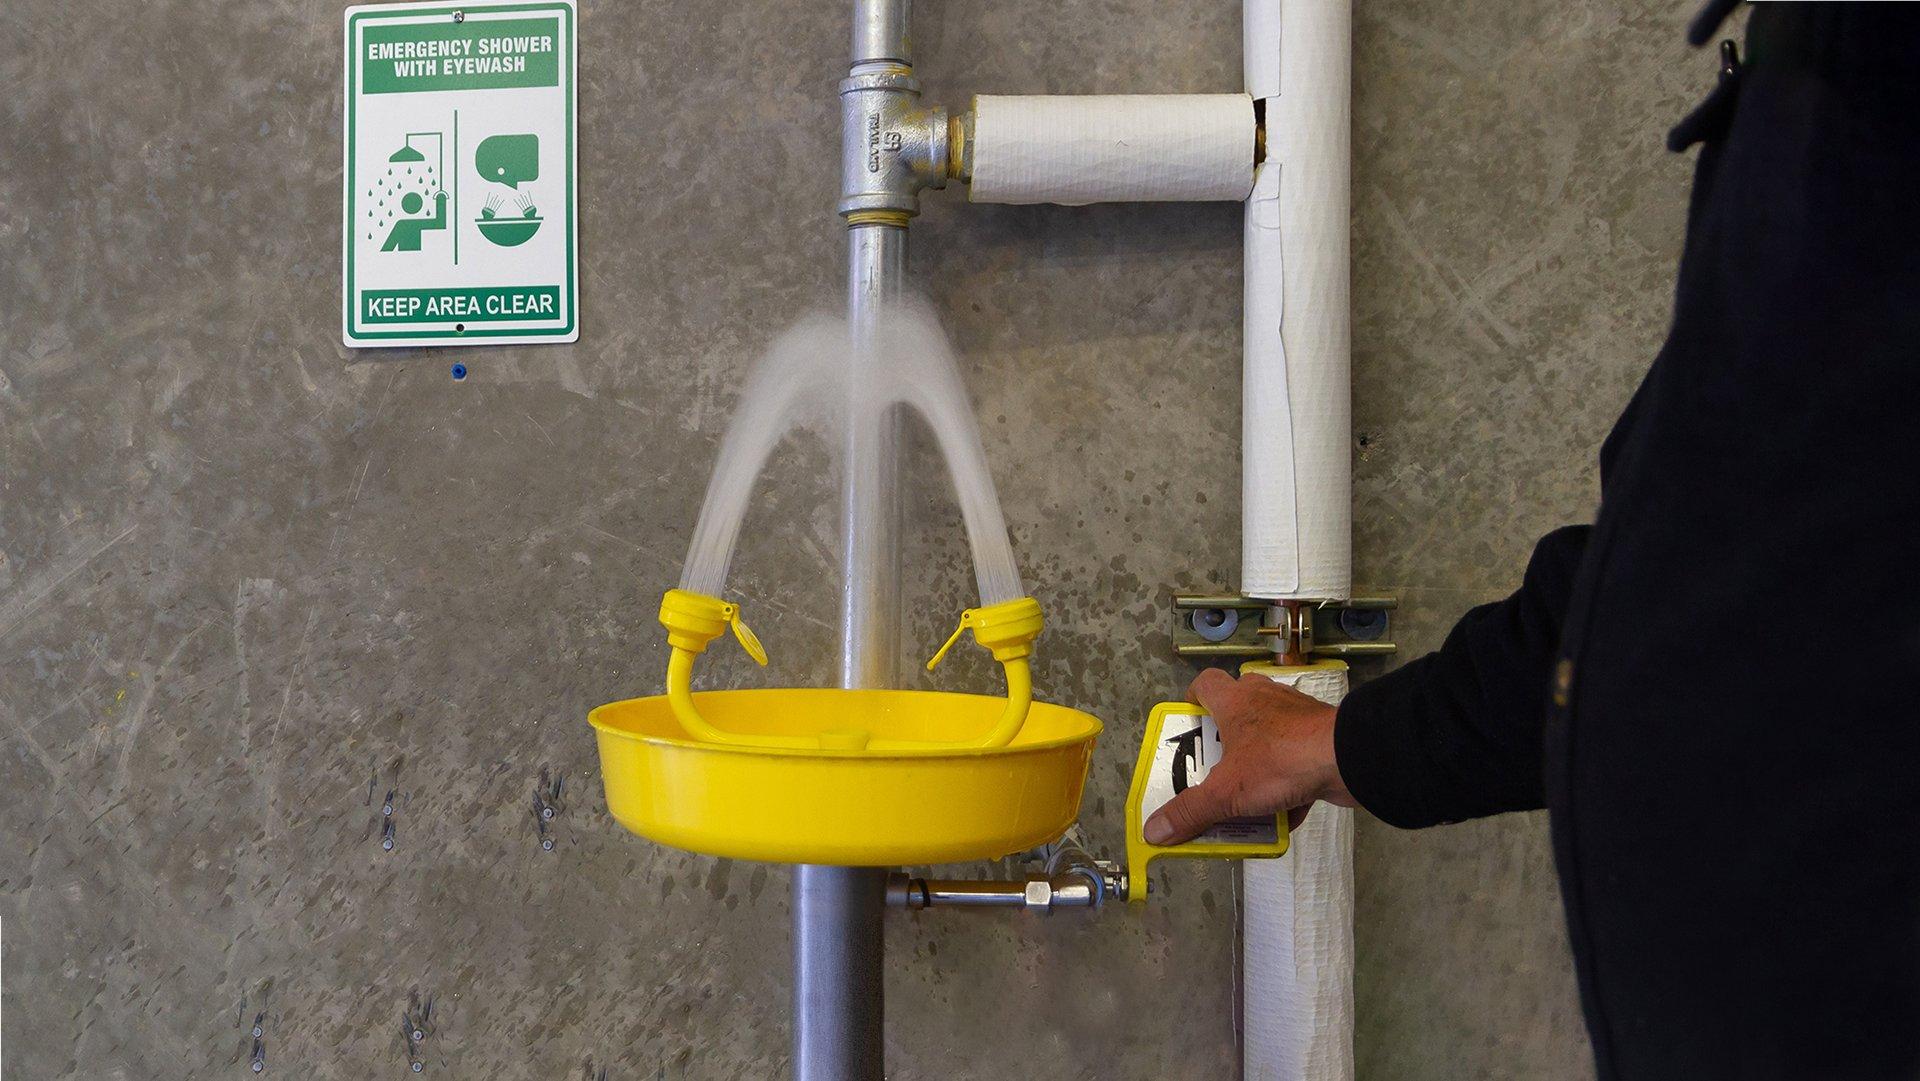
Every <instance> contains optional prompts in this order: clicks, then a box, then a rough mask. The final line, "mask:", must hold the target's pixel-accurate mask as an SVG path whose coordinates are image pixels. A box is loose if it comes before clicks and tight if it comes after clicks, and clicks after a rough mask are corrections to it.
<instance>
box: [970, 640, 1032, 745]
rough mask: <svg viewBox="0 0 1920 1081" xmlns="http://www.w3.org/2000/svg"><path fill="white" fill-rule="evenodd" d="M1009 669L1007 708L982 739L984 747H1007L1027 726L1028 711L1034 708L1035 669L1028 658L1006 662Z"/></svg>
mask: <svg viewBox="0 0 1920 1081" xmlns="http://www.w3.org/2000/svg"><path fill="white" fill-rule="evenodd" d="M1005 667H1006V670H1007V708H1006V709H1004V710H1002V711H1001V713H1000V722H999V723H998V724H996V725H994V726H993V730H992V731H990V732H988V733H987V738H986V739H985V740H983V741H981V743H980V746H982V747H1005V746H1006V745H1007V744H1009V743H1012V742H1013V737H1015V736H1017V735H1019V734H1020V729H1021V728H1023V727H1025V726H1026V723H1027V711H1028V710H1030V709H1032V708H1033V669H1032V668H1031V667H1029V666H1028V664H1027V659H1026V658H1025V657H1020V658H1018V659H1016V660H1010V661H1008V662H1006V666H1005Z"/></svg>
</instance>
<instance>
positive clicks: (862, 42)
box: [853, 0, 913, 64]
mask: <svg viewBox="0 0 1920 1081" xmlns="http://www.w3.org/2000/svg"><path fill="white" fill-rule="evenodd" d="M910 7H911V3H910V0H854V5H853V62H854V63H856V64H860V63H865V62H867V61H871V60H895V61H898V62H900V63H902V64H910V63H912V62H913V50H912V49H911V48H909V47H908V45H907V18H908V15H909V11H908V9H909V8H910Z"/></svg>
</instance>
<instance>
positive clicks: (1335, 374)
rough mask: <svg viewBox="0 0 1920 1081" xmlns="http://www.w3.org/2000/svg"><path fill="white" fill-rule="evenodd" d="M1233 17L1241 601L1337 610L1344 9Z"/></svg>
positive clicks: (1261, 11)
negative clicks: (1241, 254)
mask: <svg viewBox="0 0 1920 1081" xmlns="http://www.w3.org/2000/svg"><path fill="white" fill-rule="evenodd" d="M1283 12H1284V18H1283V17H1282V15H1283ZM1245 19H1246V35H1247V46H1246V56H1245V63H1246V72H1247V80H1248V87H1249V89H1250V90H1252V91H1253V94H1254V96H1256V97H1259V98H1262V99H1263V100H1264V101H1265V102H1266V129H1267V157H1266V161H1265V162H1264V163H1263V164H1262V165H1261V167H1260V170H1259V173H1258V175H1257V176H1256V177H1255V179H1254V186H1253V194H1252V196H1251V197H1250V198H1249V199H1248V200H1247V211H1246V222H1245V226H1244V230H1245V244H1246V277H1245V290H1246V293H1245V306H1244V309H1243V310H1244V318H1245V335H1246V367H1245V373H1244V380H1245V386H1244V390H1243V396H1242V412H1241V424H1242V430H1241V439H1242V443H1241V454H1242V471H1241V507H1242V511H1241V515H1242V522H1243V528H1242V531H1241V551H1240V567H1241V570H1240V577H1241V591H1242V592H1244V593H1245V594H1246V595H1248V596H1251V597H1263V598H1268V599H1273V600H1291V599H1307V600H1344V599H1346V598H1347V597H1349V596H1351V595H1352V592H1353V549H1352V535H1353V506H1352V503H1353V497H1352V483H1353V482H1352V458H1351V455H1352V450H1351V448H1350V443H1351V432H1352V423H1353V422H1352V407H1351V402H1350V400H1349V381H1350V380H1349V377H1350V370H1351V358H1350V350H1351V337H1350V335H1351V327H1350V320H1349V314H1348V290H1349V282H1348V239H1347V229H1348V209H1349V205H1350V200H1349V195H1348V181H1349V159H1348V155H1349V151H1350V139H1349V133H1348V113H1349V100H1350V97H1351V83H1352V80H1351V70H1352V60H1351V53H1352V8H1351V4H1350V0H1284V6H1283V3H1282V0H1247V3H1246V15H1245ZM1283 24H1284V28H1285V31H1284V33H1282V32H1281V28H1282V25H1283Z"/></svg>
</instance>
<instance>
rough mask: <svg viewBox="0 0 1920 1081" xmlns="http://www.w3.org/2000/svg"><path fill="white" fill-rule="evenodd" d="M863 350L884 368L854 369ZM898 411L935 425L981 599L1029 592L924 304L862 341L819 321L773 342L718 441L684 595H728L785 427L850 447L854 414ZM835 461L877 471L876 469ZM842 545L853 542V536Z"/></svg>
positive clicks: (828, 320)
mask: <svg viewBox="0 0 1920 1081" xmlns="http://www.w3.org/2000/svg"><path fill="white" fill-rule="evenodd" d="M856 348H868V349H872V350H874V351H875V355H874V357H873V360H874V361H875V363H871V364H856V363H853V362H854V361H855V360H857V359H859V358H858V355H857V354H856V353H855V352H854V350H855V349H856ZM856 370H859V371H863V372H868V373H874V372H877V373H880V374H879V375H878V377H877V379H876V378H873V377H868V378H867V379H866V382H865V384H864V385H857V386H856V385H855V384H854V382H853V376H852V373H853V372H854V371H856ZM856 403H858V408H856V407H855V405H856ZM895 406H904V407H906V408H908V409H911V410H912V411H913V412H915V413H916V414H918V415H919V416H920V417H921V419H922V420H924V421H925V422H926V424H927V427H928V429H929V430H931V431H932V433H933V437H934V440H935V442H936V444H937V445H938V446H939V449H940V455H941V457H942V458H943V459H944V460H945V461H946V463H947V473H948V476H949V477H950V478H951V479H952V481H953V487H954V494H955V495H956V496H957V497H958V499H959V503H960V516H961V518H962V520H963V521H964V522H965V523H966V530H967V543H968V544H969V546H970V547H971V548H972V549H973V570H974V577H975V580H976V581H977V582H978V584H979V587H980V603H981V604H983V605H986V604H997V603H999V602H1001V601H1009V600H1013V599H1015V598H1018V597H1021V596H1024V595H1025V594H1024V591H1023V590H1022V589H1021V587H1020V571H1019V568H1018V567H1017V566H1016V565H1015V564H1014V561H1013V546H1012V545H1011V544H1009V543H1008V541H1007V525H1006V520H1005V519H1004V518H1003V517H1002V516H1001V514H1000V500H999V497H998V495H996V494H995V492H994V487H993V474H992V473H991V472H989V471H988V468H987V456H986V451H985V449H984V448H983V447H982V446H981V444H980V432H979V429H978V428H977V427H976V426H975V424H974V417H973V407H972V405H971V403H970V402H969V401H968V398H967V388H966V385H965V384H964V383H963V382H961V379H960V373H959V370H958V368H957V366H956V364H955V361H954V356H953V350H952V348H951V346H949V344H948V343H947V339H946V335H945V334H944V333H943V332H942V331H941V329H940V325H939V322H938V321H937V320H936V319H934V317H933V315H932V313H930V312H928V311H927V310H926V309H925V308H924V307H922V306H920V305H917V304H901V305H895V306H893V307H891V308H890V309H889V310H888V311H887V312H886V313H885V314H884V315H883V316H882V317H881V319H880V321H879V324H878V325H877V326H876V327H875V328H874V331H873V333H872V334H871V335H870V336H868V335H861V336H859V338H858V341H857V342H856V336H855V335H854V334H853V333H852V331H851V328H850V327H849V326H848V324H847V321H846V320H845V319H841V318H835V317H832V316H826V315H817V316H812V317H809V318H807V319H805V320H802V321H801V322H800V323H799V324H798V325H796V326H795V327H793V328H792V329H791V330H789V331H787V332H786V333H785V334H782V335H781V336H780V338H779V339H778V340H777V341H775V342H774V343H773V346H772V348H770V349H769V350H768V351H767V355H766V356H765V357H764V358H763V359H762V360H761V362H760V364H759V366H758V367H757V368H755V369H754V372H753V374H752V375H751V376H750V377H749V378H748V380H747V384H746V387H745V389H744V390H743V392H742V393H741V396H740V403H739V405H738V406H737V407H736V408H735V410H734V415H733V421H732V423H731V424H730V425H729V426H728V428H727V434H726V438H725V440H724V441H723V442H722V443H721V446H720V457H719V459H718V461H717V462H715V464H714V469H713V477H712V479H711V480H710V481H708V483H707V497H706V502H705V503H704V504H703V505H702V506H701V508H700V521H699V524H698V525H696V526H695V527H694V531H693V542H692V544H691V545H690V546H689V548H688V550H687V561H686V564H685V566H684V567H683V569H682V571H681V576H680V588H682V589H688V590H692V591H694V592H698V593H705V594H708V595H710V596H716V597H717V596H721V595H723V592H724V590H725V588H726V580H727V569H728V565H729V564H730V563H731V562H732V560H733V549H734V543H735V542H736V541H737V540H738V539H739V536H740V526H741V522H742V521H743V520H744V519H745V517H746V513H747V509H748V506H749V505H750V502H751V500H752V497H753V484H754V480H755V478H757V477H758V476H759V475H760V471H761V470H762V469H763V468H764V467H765V466H766V463H767V458H768V457H769V456H770V455H771V454H772V453H773V450H774V448H775V447H776V446H778V445H779V443H780V441H781V439H783V438H784V437H785V436H786V435H787V433H788V432H790V431H793V430H794V429H795V428H806V429H810V430H813V431H816V432H818V433H819V434H820V435H822V436H824V437H826V442H827V445H828V446H829V447H833V448H844V447H845V446H846V445H847V440H846V439H844V438H842V435H843V433H844V432H845V429H846V425H847V424H849V423H852V418H854V417H855V416H868V417H871V416H873V415H874V413H873V412H871V410H875V409H876V407H877V408H881V409H884V408H892V407H895ZM865 445H869V446H870V445H871V444H865ZM843 456H844V455H843ZM838 465H839V467H840V468H842V469H855V470H858V469H872V468H877V465H876V464H875V463H872V462H846V461H841V462H839V463H838ZM841 542H842V543H843V544H844V543H846V538H844V537H843V538H841Z"/></svg>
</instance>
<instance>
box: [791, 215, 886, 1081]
mask: <svg viewBox="0 0 1920 1081" xmlns="http://www.w3.org/2000/svg"><path fill="white" fill-rule="evenodd" d="M847 238H848V282H847V285H848V292H847V315H848V321H849V324H850V326H851V327H852V329H853V352H852V357H851V358H850V362H851V363H852V364H853V365H855V367H854V369H853V370H852V371H851V372H849V373H848V374H849V379H848V393H849V395H850V396H851V401H850V403H849V408H848V423H847V435H846V447H845V451H846V469H845V474H844V481H843V484H842V491H841V502H840V533H841V574H842V579H841V607H840V685H841V686H843V687H848V688H862V687H882V688H884V687H891V686H893V685H894V684H895V682H896V680H897V677H898V672H899V654H900V639H899V633H898V630H899V611H900V552H899V544H898V539H899V511H900V503H899V491H898V487H897V485H896V484H895V483H894V481H895V474H896V471H897V468H898V459H899V435H900V417H899V414H898V412H897V411H896V410H894V409H891V408H889V407H886V406H885V405H883V404H881V403H878V402H875V401H872V400H870V399H867V398H865V397H863V392H864V391H865V390H866V388H868V387H870V386H871V385H872V384H873V380H871V379H868V378H864V377H863V373H862V369H861V366H862V365H871V364H877V363H883V362H884V358H883V357H881V356H880V355H879V353H878V351H877V350H876V349H875V348H874V347H873V329H874V327H875V326H876V325H877V322H878V319H879V316H880V313H881V311H882V309H883V308H884V306H885V305H886V304H887V303H888V302H890V301H892V300H893V299H895V298H897V297H898V296H899V294H900V290H901V282H902V279H903V272H904V269H905V263H906V252H907V245H906V240H907V231H906V230H905V229H904V228H900V227H898V226H892V225H856V226H853V227H851V228H850V229H848V230H847ZM886 875H887V872H886V870H885V869H884V868H877V867H823V866H802V867H796V868H794V874H793V1076H794V1077H795V1079H796V1081H880V1079H881V1077H882V1067H883V1062H884V1055H883V1053H882V1052H883V1048H882V1038H883V1035H882V1014H883V1009H882V1006H883V1000H884V973H883V968H882V958H883V944H882V928H881V918H882V914H883V912H884V902H885V895H886Z"/></svg>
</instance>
